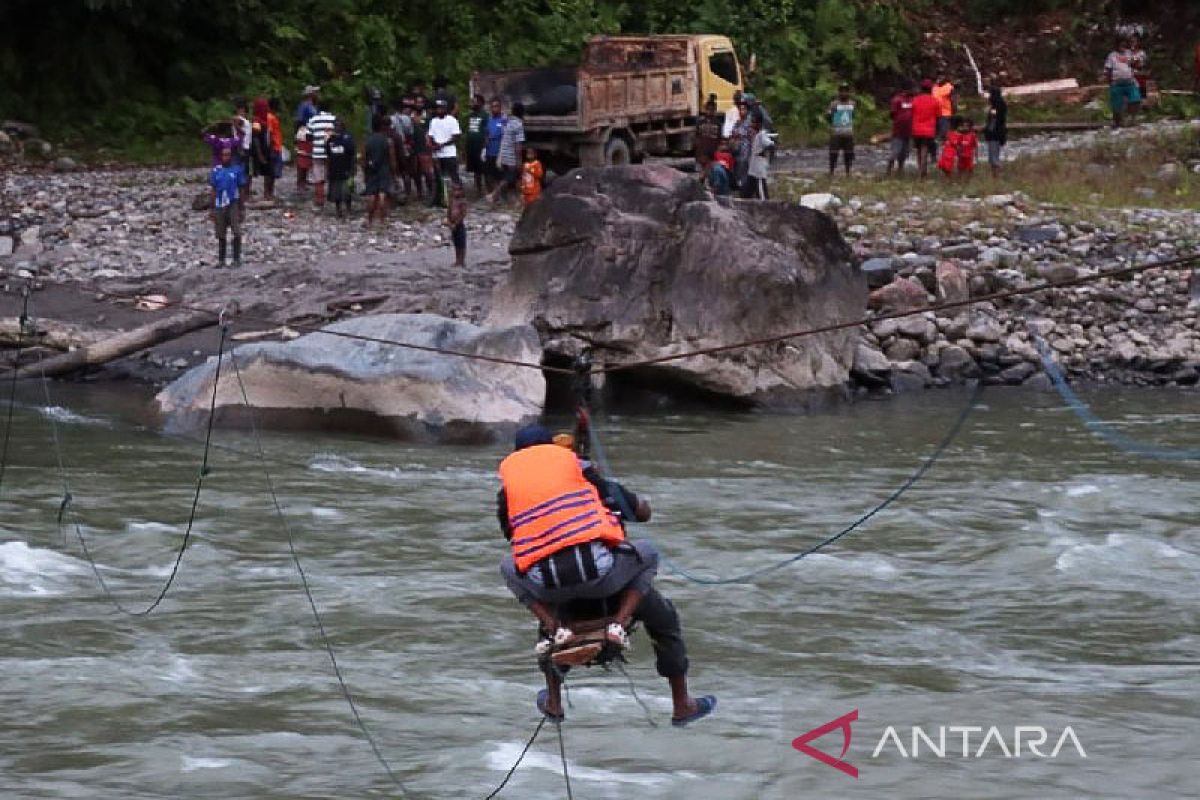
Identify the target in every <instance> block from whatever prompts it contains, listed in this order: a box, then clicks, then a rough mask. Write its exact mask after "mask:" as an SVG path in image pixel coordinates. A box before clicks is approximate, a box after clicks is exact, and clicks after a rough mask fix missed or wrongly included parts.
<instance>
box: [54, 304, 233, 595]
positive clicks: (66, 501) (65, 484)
mask: <svg viewBox="0 0 1200 800" xmlns="http://www.w3.org/2000/svg"><path fill="white" fill-rule="evenodd" d="M227 332H228V328H227V326H225V325H221V326H220V336H221V338H220V340H219V342H218V343H217V368H216V373H215V374H214V376H213V391H212V400H211V401H210V402H209V407H208V428H207V430H206V432H205V435H204V456H203V458H202V459H201V461H200V470H199V472H198V474H197V475H196V490H195V492H194V493H193V495H192V507H191V510H190V511H189V513H188V521H187V526H186V527H185V528H184V531H183V540H182V541H181V542H180V543H179V549H178V551H177V552H176V553H175V561H174V563H173V564H172V565H171V574H170V575H168V576H167V580H166V582H165V583H163V585H162V588H161V589H159V591H158V596H157V597H155V598H154V601H153V602H151V603H150V605H148V606H146V607H145V608H143V609H140V610H132V609H130V608H128V607H126V606H125V604H124V603H122V602H121V601H120V600H119V599H118V598H117V596H116V595H115V594H113V592H112V589H111V588H110V587H109V585H108V582H107V581H105V580H104V575H103V573H101V571H100V566H99V565H98V564H97V563H96V559H95V558H94V557H93V555H92V551H91V548H89V547H88V543H87V538H86V537H85V536H84V535H83V528H82V526H80V524H79V515H78V514H77V513H76V512H75V507H74V506H73V505H72V501H73V500H74V495H72V493H71V484H70V482H69V480H68V478H67V469H66V464H65V462H64V460H63V452H62V441H61V440H60V438H59V434H58V421H57V420H55V419H54V415H53V414H52V413H49V411H50V409H51V408H53V407H54V403H53V401H52V400H51V399H50V381H49V379H48V378H47V377H46V371H45V370H44V369H42V365H43V361H42V357H41V355H40V354H39V356H38V372H39V373H40V375H41V379H42V394H43V396H44V397H45V400H46V411H47V414H46V418H47V419H48V420H49V422H50V435H51V436H50V438H51V440H52V441H53V443H54V456H55V460H56V461H57V462H58V474H59V477H60V479H61V480H62V490H63V496H62V502H61V503H60V504H59V507H58V528H59V531H60V533H62V535H63V538H64V540H65V538H66V533H65V532H64V531H63V523H64V518H65V516H66V514H67V512H68V511H69V512H70V515H71V524H72V527H73V528H74V529H75V538H76V539H77V540H78V541H79V547H80V550H82V551H83V555H84V557H85V558H86V559H87V561H88V564H90V565H91V568H92V573H93V574H94V575H95V576H96V580H97V582H99V584H100V588H101V589H102V590H103V591H104V594H105V596H106V597H107V598H108V600H109V602H110V603H112V604H113V607H115V608H116V609H117V610H118V611H120V612H121V613H123V614H128V615H129V616H131V617H145V616H148V615H149V614H150V613H151V612H153V611H154V609H156V608H158V606H159V604H160V603H162V601H163V600H164V599H165V598H166V596H167V592H168V591H169V590H170V588H171V586H172V584H174V583H175V576H176V575H178V574H179V565H180V564H181V563H182V562H183V554H184V553H185V552H186V551H187V547H188V542H189V541H190V540H191V536H192V528H193V526H194V525H195V523H196V511H197V509H198V507H199V505H200V490H201V488H203V486H204V478H205V476H207V475H208V472H209V469H208V455H209V452H210V450H211V444H212V433H213V423H214V419H215V417H216V406H217V387H218V385H219V383H220V379H221V362H222V360H223V358H224V353H225V337H226V333H227Z"/></svg>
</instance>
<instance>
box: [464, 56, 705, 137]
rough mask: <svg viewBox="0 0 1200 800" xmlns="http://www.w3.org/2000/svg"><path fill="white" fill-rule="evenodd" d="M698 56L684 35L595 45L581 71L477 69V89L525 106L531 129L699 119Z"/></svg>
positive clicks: (598, 127) (597, 127) (580, 128)
mask: <svg viewBox="0 0 1200 800" xmlns="http://www.w3.org/2000/svg"><path fill="white" fill-rule="evenodd" d="M694 61H695V56H694V53H693V52H692V50H691V48H690V47H688V46H687V41H686V39H685V38H683V37H680V38H679V40H678V41H674V40H673V39H667V40H665V41H664V40H657V41H655V42H654V43H653V45H652V46H651V45H650V44H647V43H645V42H639V41H637V40H634V41H630V40H624V39H615V40H611V41H609V40H597V41H594V42H592V43H591V44H590V45H589V46H588V49H587V52H586V53H585V56H584V63H583V66H581V67H579V68H570V67H567V68H563V67H556V68H547V69H534V70H510V71H505V72H479V73H476V74H475V75H474V76H473V77H472V93H475V92H480V93H482V94H483V95H484V97H486V98H488V99H490V98H492V97H500V98H501V100H502V102H503V103H504V105H505V107H506V108H511V105H512V103H513V102H516V101H520V102H522V103H524V104H525V110H526V111H525V129H526V130H527V131H529V132H531V133H536V132H539V131H546V132H556V133H578V134H583V133H588V132H595V131H599V130H603V129H606V128H609V127H612V126H621V127H632V126H644V125H651V124H653V123H655V122H659V121H663V120H667V119H675V118H680V117H689V116H695V115H696V114H697V113H698V111H699V109H698V107H697V106H698V94H699V89H698V86H697V77H696V66H695V63H694Z"/></svg>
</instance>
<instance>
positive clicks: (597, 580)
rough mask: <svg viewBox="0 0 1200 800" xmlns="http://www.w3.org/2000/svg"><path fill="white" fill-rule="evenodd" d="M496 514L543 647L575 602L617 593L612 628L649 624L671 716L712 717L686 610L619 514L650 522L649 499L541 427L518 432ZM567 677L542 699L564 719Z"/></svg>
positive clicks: (560, 630)
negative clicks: (693, 679) (696, 687)
mask: <svg viewBox="0 0 1200 800" xmlns="http://www.w3.org/2000/svg"><path fill="white" fill-rule="evenodd" d="M500 480H501V482H502V484H503V485H502V488H501V489H500V493H499V496H498V498H497V516H498V518H499V521H500V528H501V530H503V532H504V535H505V538H507V539H508V540H509V541H510V542H511V552H510V553H509V555H508V556H507V557H505V559H504V561H503V562H502V563H501V565H500V574H501V575H502V576H503V577H504V582H505V583H506V584H507V585H508V588H509V590H510V591H512V593H513V594H514V595H515V596H516V598H517V599H518V600H519V601H520V602H521V604H522V605H524V606H526V607H527V608H528V609H529V610H530V611H531V612H533V615H534V616H535V617H537V619H538V622H539V623H540V624H541V631H540V634H541V636H542V637H543V638H542V640H541V641H539V643H538V648H539V652H541V650H542V649H543V648H545V647H548V646H549V639H550V637H552V636H553V638H554V639H556V640H560V641H561V640H566V639H569V638H570V637H571V636H572V634H571V631H570V630H569V629H568V628H566V627H565V625H567V624H569V622H568V620H569V619H570V617H571V616H572V615H573V614H572V610H573V608H578V606H579V605H580V604H586V603H588V602H591V603H593V604H594V603H595V602H597V601H606V600H608V599H609V598H613V599H614V602H615V604H616V613H615V614H614V615H613V620H614V622H613V624H611V625H610V626H609V628H608V631H607V635H608V638H609V640H610V641H611V642H613V643H614V644H616V645H618V646H621V647H623V646H625V645H627V644H628V637H627V635H626V630H627V629H628V627H629V625H630V624H631V623H632V622H633V621H634V620H638V621H640V622H641V623H642V624H643V625H644V626H645V628H646V632H647V633H648V634H649V636H650V639H651V642H652V644H653V646H654V654H655V657H656V667H657V669H658V674H659V675H661V676H663V677H664V678H666V679H667V682H668V683H669V684H670V687H671V698H672V701H673V704H674V714H673V715H672V719H671V723H672V724H673V725H675V726H677V727H682V726H684V725H687V724H688V723H690V722H694V721H695V720H698V719H700V718H701V717H704V716H707V715H708V714H709V713H711V712H712V710H713V709H714V708H716V704H717V700H716V698H715V697H713V696H711V695H709V696H706V697H700V698H693V697H692V696H691V695H690V694H689V693H688V686H687V670H688V659H687V647H686V645H685V644H684V641H683V632H682V630H681V628H680V623H679V614H678V613H677V612H676V611H675V607H674V606H673V605H672V604H671V602H670V601H669V600H667V599H666V598H665V597H663V596H662V595H661V594H659V592H658V590H656V589H655V588H654V585H653V579H654V576H655V574H656V573H657V572H658V552H657V550H655V549H654V546H653V544H651V543H650V542H647V541H638V542H629V541H626V538H625V529H624V526H623V524H622V521H621V517H620V516H619V514H620V513H621V511H622V510H625V511H626V512H627V513H631V514H632V515H633V516H634V517H635V518H636V519H637V521H639V522H645V521H647V520H649V519H650V504H649V503H648V502H647V501H646V500H644V499H642V498H639V497H638V496H637V495H635V494H633V493H632V492H630V491H629V490H627V489H626V488H625V487H623V486H621V485H620V484H619V483H616V482H615V481H606V480H604V479H603V478H601V477H600V476H599V475H598V474H597V473H596V471H595V470H594V469H593V468H592V467H591V466H590V465H589V464H587V463H586V462H580V460H579V458H578V457H577V456H576V455H575V453H574V452H572V451H571V450H569V449H567V448H564V447H561V446H559V445H557V444H555V443H554V440H553V438H552V437H551V435H550V432H549V431H548V430H546V429H545V428H543V427H542V426H541V425H528V426H526V427H524V428H522V429H521V430H519V431H517V438H516V447H515V449H514V451H513V453H512V454H511V455H509V456H508V457H507V458H505V459H504V461H502V462H501V464H500ZM561 692H562V681H561V678H560V676H559V675H558V674H555V673H554V672H553V671H552V670H547V671H546V688H545V689H544V690H542V691H541V692H539V693H538V697H537V706H538V708H539V709H540V710H541V711H542V713H543V714H545V715H546V716H547V717H549V718H550V719H551V720H554V721H560V720H562V719H563V711H562V696H561Z"/></svg>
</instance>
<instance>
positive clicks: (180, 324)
mask: <svg viewBox="0 0 1200 800" xmlns="http://www.w3.org/2000/svg"><path fill="white" fill-rule="evenodd" d="M216 324H217V315H216V314H214V313H210V312H207V311H187V312H184V313H182V314H177V315H175V316H173V317H167V318H166V319H160V320H156V321H154V322H151V323H150V324H148V325H143V326H141V327H140V328H134V329H133V330H131V331H125V332H122V333H118V334H117V335H115V336H112V337H109V338H107V339H104V340H102V341H99V342H96V343H95V344H90V345H86V346H84V347H80V348H79V349H77V350H72V351H71V352H69V353H63V354H62V355H60V356H55V357H54V358H50V359H47V360H46V361H43V362H42V363H41V364H40V365H38V364H35V365H32V366H27V367H23V368H21V369H20V370H19V371H18V372H17V377H18V378H32V377H36V376H38V375H41V374H43V373H45V374H46V376H47V377H54V376H55V375H65V374H67V373H70V372H74V371H76V370H79V369H82V368H84V367H93V366H99V365H100V364H107V363H108V362H109V361H114V360H116V359H118V358H121V357H123V356H127V355H129V354H130V353H136V352H137V351H139V350H145V349H146V348H147V347H153V346H154V345H156V344H159V343H161V342H166V341H170V340H171V339H177V338H179V337H180V336H183V335H184V334H186V333H191V332H192V331H194V330H198V329H200V328H205V327H208V326H209V325H216Z"/></svg>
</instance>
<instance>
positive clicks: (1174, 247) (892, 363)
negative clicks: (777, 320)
mask: <svg viewBox="0 0 1200 800" xmlns="http://www.w3.org/2000/svg"><path fill="white" fill-rule="evenodd" d="M973 203H974V206H975V207H974V208H970V207H963V205H964V204H960V208H959V209H958V212H959V214H958V215H956V218H955V219H954V221H953V222H952V223H951V222H950V221H945V222H947V224H946V225H945V227H944V228H942V229H940V230H938V232H937V233H936V234H933V233H930V234H925V235H922V234H920V232H919V231H918V233H917V235H912V232H913V227H914V226H913V225H911V224H910V225H906V226H905V229H906V231H907V233H900V232H899V231H897V232H895V233H892V232H890V231H889V232H888V235H886V236H876V237H874V238H873V239H872V238H870V236H869V232H871V231H872V230H874V231H875V232H878V230H879V229H878V227H877V226H873V225H864V226H863V231H862V235H860V236H859V237H858V242H857V244H856V249H857V250H858V252H859V255H860V258H861V264H862V269H863V271H864V273H865V274H866V275H867V277H868V280H869V281H870V284H871V286H872V287H873V290H872V292H871V296H870V305H871V306H872V308H874V309H877V310H878V311H879V313H880V314H881V315H887V314H889V313H896V312H900V311H904V310H910V309H920V308H924V307H927V306H932V305H935V304H946V303H965V302H966V301H968V300H969V299H972V298H980V297H984V296H991V295H992V294H994V293H1002V292H1006V291H1009V290H1014V289H1023V288H1027V287H1033V286H1038V285H1042V284H1045V283H1062V282H1064V281H1074V280H1076V279H1079V278H1083V277H1086V276H1091V275H1096V274H1097V273H1100V272H1107V271H1110V270H1113V269H1118V268H1120V267H1122V266H1128V265H1131V264H1135V263H1137V264H1141V263H1145V262H1147V261H1151V260H1159V261H1166V260H1168V259H1171V258H1173V257H1176V256H1179V255H1185V254H1188V253H1193V252H1196V251H1197V249H1200V242H1198V238H1200V213H1197V212H1192V211H1179V212H1172V211H1163V210H1151V209H1144V210H1128V211H1115V210H1109V211H1105V212H1103V213H1102V214H1100V217H1101V218H1100V219H1098V220H1095V221H1088V220H1081V219H1077V220H1074V221H1067V220H1066V219H1065V218H1061V219H1060V213H1061V212H1062V211H1063V210H1062V209H1054V208H1050V207H1040V206H1036V205H1034V204H1031V203H1029V202H1027V200H1026V199H1025V198H1023V197H1021V196H1020V195H1016V196H1014V195H1003V196H986V197H982V198H980V199H978V200H976V201H973ZM943 205H945V204H943ZM970 205H971V203H969V202H968V203H966V204H965V206H970ZM927 208H928V205H927V204H925V203H924V202H922V201H920V200H919V199H918V198H914V199H912V200H910V201H909V202H908V203H907V208H906V212H907V213H906V215H905V217H904V219H905V222H910V221H911V220H912V219H914V218H920V217H921V216H922V214H923V212H925V211H926V209H927ZM889 212H891V213H895V212H896V209H895V208H894V207H890V208H889ZM939 213H942V214H943V215H944V211H942V212H939ZM951 224H952V225H953V230H951V227H950V225H951ZM917 227H919V226H917ZM897 246H898V247H897ZM888 250H890V251H891V252H887V251H888ZM897 250H898V252H897ZM1197 290H1200V285H1198V284H1197V278H1196V277H1195V276H1194V275H1193V274H1191V273H1190V271H1189V270H1188V269H1179V268H1176V269H1161V270H1160V269H1151V270H1148V271H1145V272H1138V273H1133V274H1129V275H1125V276H1116V277H1109V278H1102V279H1099V280H1097V281H1090V282H1086V283H1082V284H1080V285H1077V286H1071V287H1069V288H1063V289H1054V290H1050V291H1046V292H1039V293H1036V294H1031V295H1024V296H1021V297H1017V298H1013V299H1011V300H1001V299H998V300H996V301H995V302H992V301H988V300H984V301H980V302H970V303H968V304H966V305H963V306H961V307H959V308H955V309H952V310H948V311H944V312H940V313H937V314H935V313H934V312H925V313H923V314H917V315H915V316H909V317H905V318H902V319H888V318H885V319H880V320H879V321H876V322H873V323H871V324H870V325H868V326H866V328H865V329H864V330H863V331H862V341H861V342H860V345H859V347H858V350H857V352H856V357H855V370H854V376H855V378H856V380H857V382H858V383H859V385H860V386H861V387H863V389H864V390H872V389H879V388H880V387H890V388H892V389H894V390H908V389H914V388H921V387H925V386H932V385H944V384H947V383H956V382H961V381H964V380H969V379H976V378H979V379H982V380H983V381H984V382H985V383H989V384H1011V385H1019V384H1032V385H1036V386H1045V385H1046V383H1047V379H1046V377H1045V376H1044V375H1043V374H1042V363H1041V360H1040V357H1039V354H1038V351H1037V349H1036V348H1035V346H1034V334H1035V333H1036V335H1038V336H1040V337H1042V338H1043V339H1044V340H1045V341H1046V342H1047V343H1048V344H1049V345H1050V347H1051V348H1052V350H1053V351H1054V354H1055V357H1056V360H1057V361H1058V362H1059V363H1060V365H1062V366H1063V367H1065V369H1066V371H1067V372H1068V373H1069V374H1070V375H1072V376H1073V377H1076V378H1083V379H1087V380H1092V381H1096V382H1105V381H1109V382H1122V383H1130V384H1138V385H1163V384H1175V385H1180V386H1193V385H1196V384H1197V382H1198V380H1200V325H1198V324H1197V323H1198V321H1200V320H1198V315H1200V302H1197V298H1196V297H1194V292H1196V291H1197Z"/></svg>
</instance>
